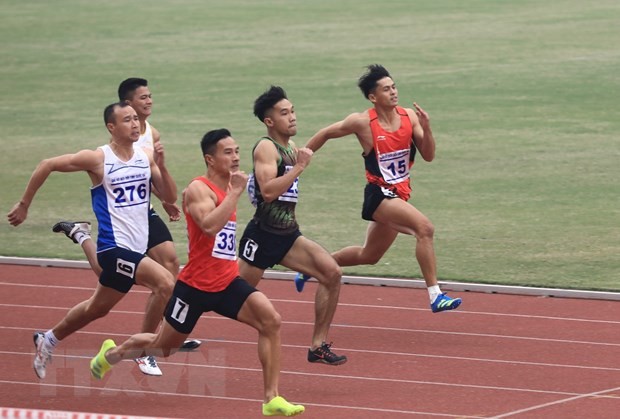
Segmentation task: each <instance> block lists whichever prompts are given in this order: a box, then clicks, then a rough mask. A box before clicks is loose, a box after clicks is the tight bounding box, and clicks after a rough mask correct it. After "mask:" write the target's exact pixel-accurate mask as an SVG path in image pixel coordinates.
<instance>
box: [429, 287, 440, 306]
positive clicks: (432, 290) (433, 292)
mask: <svg viewBox="0 0 620 419" xmlns="http://www.w3.org/2000/svg"><path fill="white" fill-rule="evenodd" d="M440 295H441V290H440V289H439V285H433V286H432V287H428V296H429V297H430V299H431V304H433V303H434V302H435V300H436V299H437V297H439V296H440Z"/></svg>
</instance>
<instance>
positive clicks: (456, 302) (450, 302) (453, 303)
mask: <svg viewBox="0 0 620 419" xmlns="http://www.w3.org/2000/svg"><path fill="white" fill-rule="evenodd" d="M462 302H463V300H461V299H460V298H450V297H448V295H447V294H445V293H443V294H439V296H438V297H437V298H435V301H434V302H433V304H431V310H433V313H439V312H440V311H447V310H454V309H455V308H457V307H458V306H460V305H461V303H462Z"/></svg>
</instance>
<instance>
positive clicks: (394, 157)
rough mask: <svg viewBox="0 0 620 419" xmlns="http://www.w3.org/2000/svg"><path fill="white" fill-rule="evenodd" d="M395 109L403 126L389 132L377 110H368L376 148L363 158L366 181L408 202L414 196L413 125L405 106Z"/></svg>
mask: <svg viewBox="0 0 620 419" xmlns="http://www.w3.org/2000/svg"><path fill="white" fill-rule="evenodd" d="M396 112H397V113H398V115H400V127H399V128H398V130H396V131H386V130H385V129H383V128H382V127H381V125H380V124H379V119H378V118H377V111H376V110H375V109H374V108H370V109H368V116H369V118H370V130H371V132H372V141H373V151H372V152H371V153H369V154H368V155H367V156H365V157H364V159H365V160H366V162H365V163H366V180H367V181H368V182H369V183H372V184H375V185H378V186H381V187H384V188H386V189H389V190H390V191H392V192H393V193H395V194H396V195H398V196H399V197H400V198H402V199H404V200H405V201H406V200H408V199H409V197H410V195H411V185H410V184H409V177H410V176H409V169H410V168H411V166H412V165H413V159H414V156H415V146H414V145H413V127H412V125H411V120H410V119H409V115H408V114H407V111H406V110H405V109H404V108H401V107H400V106H397V107H396Z"/></svg>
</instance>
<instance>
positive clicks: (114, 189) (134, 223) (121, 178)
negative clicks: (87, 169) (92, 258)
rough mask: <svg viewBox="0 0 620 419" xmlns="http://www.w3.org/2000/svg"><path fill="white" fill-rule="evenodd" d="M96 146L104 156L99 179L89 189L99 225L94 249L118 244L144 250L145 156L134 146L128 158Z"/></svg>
mask: <svg viewBox="0 0 620 419" xmlns="http://www.w3.org/2000/svg"><path fill="white" fill-rule="evenodd" d="M100 148H101V150H103V153H104V156H105V161H104V169H103V170H104V174H103V181H102V182H101V184H100V185H97V186H94V187H93V188H92V189H91V197H92V203H93V211H94V212H95V216H96V217H97V223H98V224H99V232H98V237H97V252H103V251H105V250H109V249H111V248H113V247H122V248H125V249H129V250H132V251H134V252H138V253H145V252H146V247H147V243H148V235H149V222H148V217H149V204H150V196H151V168H150V163H149V158H148V156H147V155H146V153H145V152H144V151H143V150H142V149H140V148H138V147H136V148H134V153H133V156H132V158H131V159H129V160H128V161H123V160H121V159H120V158H118V157H117V156H116V155H115V154H114V152H113V151H112V148H111V147H110V146H109V145H104V146H102V147H100Z"/></svg>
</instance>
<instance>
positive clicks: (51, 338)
mask: <svg viewBox="0 0 620 419" xmlns="http://www.w3.org/2000/svg"><path fill="white" fill-rule="evenodd" d="M45 343H46V344H47V345H48V346H51V347H52V348H55V347H56V345H58V339H57V338H56V336H55V335H54V332H52V329H50V330H48V331H47V332H45Z"/></svg>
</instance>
